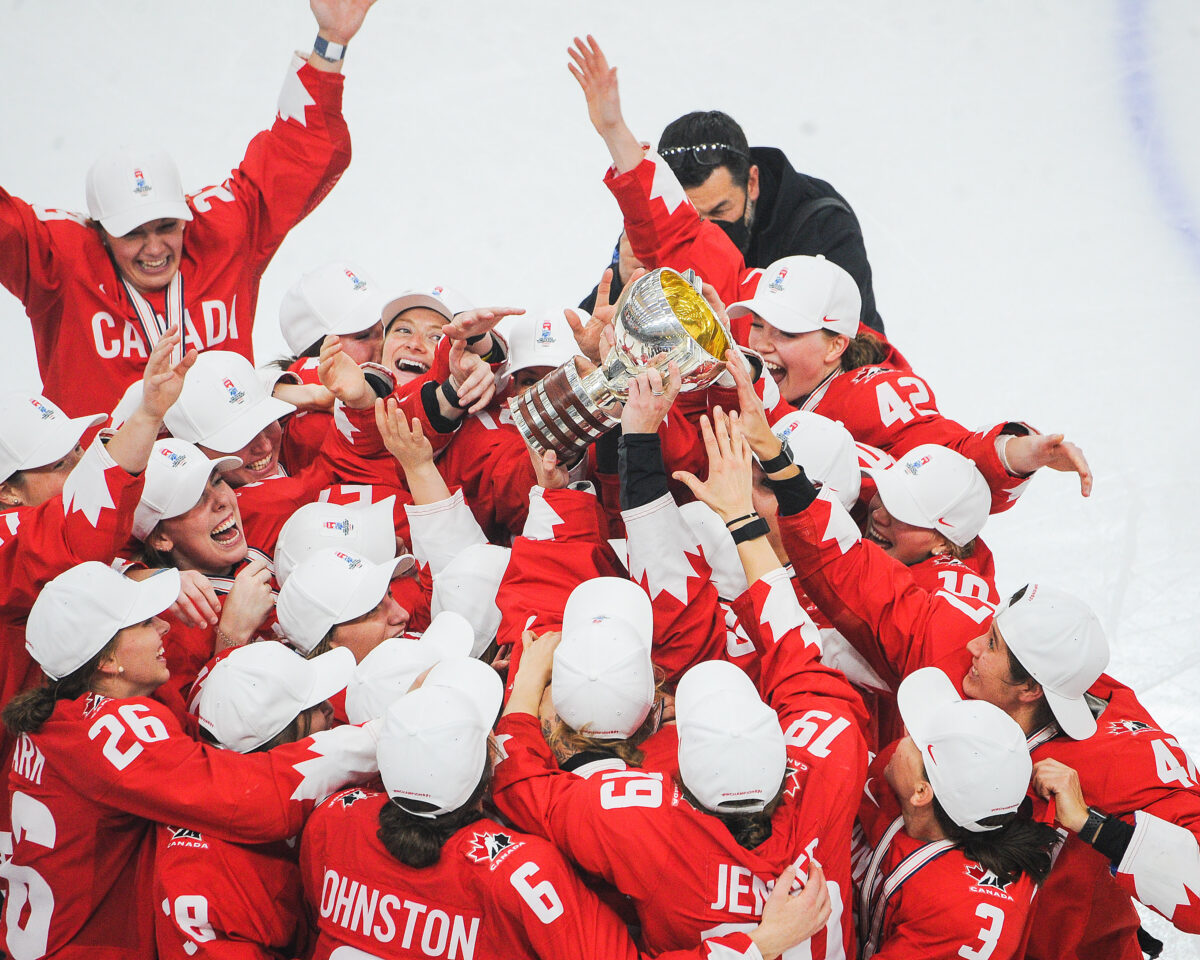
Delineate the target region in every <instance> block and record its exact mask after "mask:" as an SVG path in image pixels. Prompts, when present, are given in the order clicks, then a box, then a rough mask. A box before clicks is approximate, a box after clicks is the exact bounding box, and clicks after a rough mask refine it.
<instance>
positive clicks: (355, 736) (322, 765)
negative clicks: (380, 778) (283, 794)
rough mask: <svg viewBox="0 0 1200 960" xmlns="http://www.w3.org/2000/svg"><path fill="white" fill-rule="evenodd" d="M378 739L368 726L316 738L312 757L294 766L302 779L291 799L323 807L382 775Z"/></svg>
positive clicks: (354, 727) (323, 732)
mask: <svg viewBox="0 0 1200 960" xmlns="http://www.w3.org/2000/svg"><path fill="white" fill-rule="evenodd" d="M376 739H377V738H376V737H375V736H374V735H373V734H372V731H371V730H370V729H368V727H367V726H362V727H356V726H351V725H347V726H342V727H337V728H336V729H333V730H322V731H321V732H320V733H316V734H313V738H312V746H311V747H310V748H309V750H310V752H311V753H312V756H311V757H310V758H309V759H308V760H301V761H300V762H299V763H296V764H293V765H292V769H294V770H295V771H296V772H297V773H298V774H300V778H301V779H300V782H299V783H298V784H296V789H295V790H293V791H292V799H293V800H314V801H316V802H317V803H320V802H321V801H322V800H324V799H325V798H326V797H328V796H329V795H330V794H332V793H335V792H336V791H338V790H340V789H341V788H342V787H344V786H346V785H347V784H351V783H363V782H365V781H366V780H368V779H370V778H371V777H373V776H375V775H376V774H377V773H378V772H379V762H378V760H377V759H376V757H375V744H376Z"/></svg>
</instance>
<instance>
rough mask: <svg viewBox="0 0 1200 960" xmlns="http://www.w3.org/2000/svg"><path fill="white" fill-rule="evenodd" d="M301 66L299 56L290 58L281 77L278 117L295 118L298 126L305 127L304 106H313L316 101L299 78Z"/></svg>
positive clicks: (302, 63)
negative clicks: (283, 75) (289, 62)
mask: <svg viewBox="0 0 1200 960" xmlns="http://www.w3.org/2000/svg"><path fill="white" fill-rule="evenodd" d="M303 66H304V61H303V60H302V59H301V58H300V57H293V58H292V63H291V66H290V67H289V68H288V72H287V75H286V76H285V77H284V78H283V88H282V89H281V90H280V91H279V118H280V119H281V120H295V121H296V122H297V123H298V124H300V126H302V127H307V126H308V121H307V120H306V119H305V115H304V108H305V107H312V106H315V105H316V103H317V101H316V100H314V99H313V98H312V94H310V93H309V92H308V91H307V90H306V89H305V88H304V81H303V80H301V79H300V68H301V67H303Z"/></svg>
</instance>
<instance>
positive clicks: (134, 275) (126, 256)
mask: <svg viewBox="0 0 1200 960" xmlns="http://www.w3.org/2000/svg"><path fill="white" fill-rule="evenodd" d="M183 225H184V221H182V220H166V219H164V220H151V221H150V222H149V223H143V224H142V225H141V226H140V227H137V228H136V229H134V230H130V231H129V233H127V234H125V236H123V237H114V236H113V235H112V234H109V233H105V234H104V238H105V243H106V245H107V246H108V249H109V251H110V252H111V253H112V258H113V261H114V262H115V263H116V265H117V270H118V271H119V272H120V274H121V276H123V277H124V278H125V279H126V280H128V281H129V282H130V283H131V284H133V288H134V289H135V290H137V291H138V292H139V293H143V294H145V293H152V292H154V291H155V290H162V289H163V288H164V287H166V286H167V285H168V284H169V283H170V282H171V280H172V279H174V277H175V274H177V273H178V272H179V263H180V259H181V258H182V257H183Z"/></svg>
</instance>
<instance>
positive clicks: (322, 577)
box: [275, 549, 400, 653]
mask: <svg viewBox="0 0 1200 960" xmlns="http://www.w3.org/2000/svg"><path fill="white" fill-rule="evenodd" d="M399 563H400V559H399V558H397V559H395V560H389V561H387V562H386V563H372V562H371V561H370V560H368V559H366V558H365V557H363V556H362V555H361V554H357V553H351V552H349V551H347V550H333V549H326V550H321V551H319V552H317V553H314V554H312V555H311V556H309V557H308V558H307V559H305V560H302V561H301V562H300V563H299V565H297V566H296V568H295V569H294V570H292V573H291V576H289V577H288V579H287V583H285V584H284V585H283V586H282V587H281V588H280V590H279V599H278V600H276V601H275V613H276V616H278V618H279V627H280V629H281V630H282V631H283V635H284V636H285V637H286V638H287V641H288V642H289V643H290V644H291V645H292V646H293V647H295V648H296V649H297V650H300V651H301V652H302V653H309V652H310V651H312V649H313V648H314V647H316V645H317V644H318V643H320V642H321V640H322V639H324V637H325V634H327V633H328V632H329V631H330V630H331V629H332V628H333V627H334V626H335V625H336V624H339V623H345V622H346V621H347V620H353V619H354V618H355V617H361V616H362V615H363V614H364V613H367V612H368V611H369V610H372V609H374V608H375V607H376V606H377V605H378V604H379V602H380V601H381V600H383V596H384V594H385V593H387V591H388V584H389V583H390V582H391V580H392V574H393V573H394V572H395V570H396V566H397V565H398V564H399Z"/></svg>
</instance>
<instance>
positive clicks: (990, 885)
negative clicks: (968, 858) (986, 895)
mask: <svg viewBox="0 0 1200 960" xmlns="http://www.w3.org/2000/svg"><path fill="white" fill-rule="evenodd" d="M966 874H967V876H968V877H969V878H970V880H971V884H972V886H975V887H981V888H982V889H984V890H995V891H996V892H998V893H1002V894H1004V896H1006V897H1007V896H1008V894H1007V893H1005V891H1006V890H1007V888H1008V884H1007V883H1001V882H1000V878H999V877H998V876H996V875H995V874H994V873H992V871H991V870H989V869H988V868H987V867H985V866H983V865H982V864H978V863H968V864H967V866H966Z"/></svg>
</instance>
